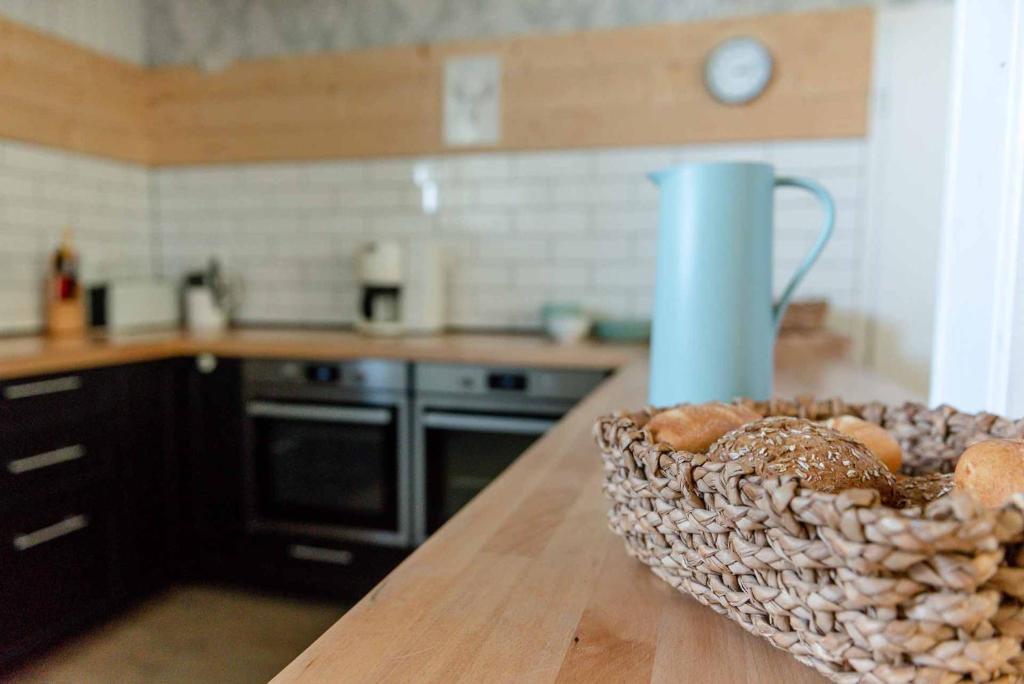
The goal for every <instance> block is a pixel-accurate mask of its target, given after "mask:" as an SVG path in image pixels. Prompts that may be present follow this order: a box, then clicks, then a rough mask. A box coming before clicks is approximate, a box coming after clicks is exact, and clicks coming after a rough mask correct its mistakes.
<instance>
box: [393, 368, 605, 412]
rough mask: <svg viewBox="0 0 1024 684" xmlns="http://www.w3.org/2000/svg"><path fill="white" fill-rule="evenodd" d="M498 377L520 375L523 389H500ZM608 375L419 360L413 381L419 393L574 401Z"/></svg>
mask: <svg viewBox="0 0 1024 684" xmlns="http://www.w3.org/2000/svg"><path fill="white" fill-rule="evenodd" d="M497 376H504V377H506V378H508V377H510V376H518V378H516V379H519V378H521V379H522V383H523V387H522V388H514V387H510V388H505V389H503V388H500V387H494V386H492V384H491V382H490V381H491V380H492V378H496V377H497ZM607 376H608V374H607V373H606V372H604V371H595V370H559V369H546V368H514V367H506V366H470V365H464V364H457V363H417V364H416V365H415V367H414V369H413V383H414V386H415V388H416V391H417V392H429V393H431V394H435V393H442V394H459V395H462V396H472V397H477V396H511V397H515V396H520V397H531V398H548V399H567V400H572V401H573V402H575V401H576V400H579V399H581V398H583V397H584V396H586V395H587V394H589V393H590V391H591V390H592V389H594V388H595V387H597V386H598V385H599V384H600V383H601V381H603V380H604V379H605V378H606V377H607Z"/></svg>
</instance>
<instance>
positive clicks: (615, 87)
mask: <svg viewBox="0 0 1024 684" xmlns="http://www.w3.org/2000/svg"><path fill="white" fill-rule="evenodd" d="M873 23H874V20H873V13H872V11H871V10H870V9H866V8H864V9H855V10H848V11H839V12H820V13H811V14H792V15H774V16H768V17H751V18H744V19H735V20H726V21H715V22H700V23H686V24H673V25H657V26H645V27H637V28H625V29H615V30H607V31H590V32H585V33H574V34H561V35H548V36H528V37H521V38H512V39H507V40H493V41H474V42H463V43H454V44H441V45H432V46H422V47H409V48H395V49H379V50H368V51H363V52H356V53H345V54H323V55H313V56H303V57H290V58H282V59H270V60H259V61H252V62H246V63H241V64H236V65H233V66H231V67H229V68H228V69H226V70H225V71H223V72H219V73H203V72H201V71H198V70H196V69H194V68H191V67H174V68H164V69H158V70H156V71H155V72H154V74H153V79H152V81H151V87H152V90H151V93H150V96H151V100H150V103H151V107H152V109H151V115H152V118H151V123H152V126H153V129H154V131H155V137H154V141H153V145H154V156H153V162H154V163H155V164H158V165H167V164H190V163H211V162H241V161H258V160H282V159H313V158H335V157H370V156H378V155H410V154H432V153H440V152H452V151H460V150H464V149H466V148H446V147H445V146H444V145H443V143H442V138H441V125H442V122H441V116H442V113H441V80H442V69H443V63H444V59H445V58H446V57H448V56H450V55H459V54H473V53H492V54H499V55H501V56H502V58H503V69H504V73H503V78H504V83H503V93H502V97H503V107H504V111H503V139H502V141H501V143H500V144H499V145H497V146H494V147H487V148H481V149H496V150H516V149H543V148H566V147H595V146H627V145H657V144H682V143H694V142H705V141H725V140H754V139H775V138H814V137H840V136H862V135H864V133H865V130H866V117H867V99H868V90H869V86H870V77H871V55H872V45H871V44H872V36H873ZM734 35H753V36H757V37H759V38H760V39H762V40H763V41H764V42H765V43H766V44H767V45H768V46H769V48H770V49H771V51H772V53H773V55H774V57H775V60H776V74H775V77H774V79H773V81H772V83H771V85H770V86H769V88H768V90H767V91H766V93H765V94H764V95H763V96H762V97H761V98H760V99H758V100H757V101H755V102H754V103H752V104H751V105H749V106H745V107H727V106H723V105H719V104H717V103H715V102H714V101H713V100H712V99H711V97H710V96H709V95H708V94H707V93H706V91H705V89H704V85H703V80H702V78H703V63H704V59H705V57H706V55H707V52H708V51H709V50H710V49H711V48H712V47H713V46H714V45H715V44H716V43H718V42H719V41H720V40H722V39H724V38H726V37H729V36H734Z"/></svg>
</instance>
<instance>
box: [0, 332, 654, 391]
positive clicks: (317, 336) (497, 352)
mask: <svg viewBox="0 0 1024 684" xmlns="http://www.w3.org/2000/svg"><path fill="white" fill-rule="evenodd" d="M643 350H644V347H641V346H635V345H614V344H601V343H597V342H581V343H578V344H566V345H560V344H555V343H553V342H549V341H547V340H545V339H544V338H542V337H539V336H530V335H487V334H446V335H431V336H424V337H393V338H388V337H367V336H365V335H360V334H358V333H354V332H339V331H311V330H258V329H252V330H250V329H245V330H237V331H231V332H228V333H225V334H223V335H217V336H212V337H195V336H190V335H185V334H182V333H154V334H148V335H131V336H126V337H120V338H117V337H95V338H83V339H65V340H62V339H51V338H46V337H38V336H37V337H11V338H6V339H2V338H0V379H7V378H14V377H23V376H27V375H39V374H44V373H60V372H67V371H72V370H81V369H85V368H94V367H97V366H111V365H117V364H121V363H134V362H140V361H153V360H157V359H162V358H171V357H175V356H186V355H191V354H198V353H202V352H210V353H213V354H218V355H221V356H234V357H259V356H266V357H273V356H278V357H294V358H308V359H345V358H394V359H405V360H409V361H439V362H451V363H484V364H494V365H506V366H535V367H544V366H549V367H559V368H602V369H603V368H617V367H619V366H621V365H622V364H623V363H625V362H627V361H628V360H630V359H633V358H636V357H637V356H638V355H642V354H643V353H644V351H643Z"/></svg>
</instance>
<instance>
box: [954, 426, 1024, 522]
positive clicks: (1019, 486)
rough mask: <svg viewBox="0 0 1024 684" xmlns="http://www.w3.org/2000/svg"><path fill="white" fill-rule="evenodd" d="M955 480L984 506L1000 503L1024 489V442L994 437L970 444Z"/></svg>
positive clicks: (961, 459) (998, 504) (955, 474)
mask: <svg viewBox="0 0 1024 684" xmlns="http://www.w3.org/2000/svg"><path fill="white" fill-rule="evenodd" d="M953 483H954V484H955V485H956V488H957V489H961V490H963V491H966V492H970V493H971V494H972V495H973V496H974V498H975V499H977V500H978V501H979V502H981V504H982V505H983V506H989V507H993V508H995V507H998V506H1002V505H1003V504H1004V503H1006V500H1007V499H1009V498H1010V495H1011V494H1013V493H1015V492H1024V442H1021V441H1018V440H1011V439H991V440H988V441H985V442H978V443H977V444H975V445H973V446H971V447H968V448H967V450H966V451H964V453H963V454H961V455H960V460H959V461H957V463H956V470H955V471H954V473H953Z"/></svg>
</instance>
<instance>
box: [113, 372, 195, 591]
mask: <svg viewBox="0 0 1024 684" xmlns="http://www.w3.org/2000/svg"><path fill="white" fill-rule="evenodd" d="M179 368H180V364H179V363H178V362H176V361H162V362H158V363H146V364H138V365H132V366H124V367H121V368H120V369H118V370H119V372H118V375H117V392H118V402H117V405H118V407H120V410H119V411H118V413H117V423H118V424H117V430H116V431H115V432H114V433H112V434H110V435H108V437H107V438H108V440H110V441H112V442H114V443H115V444H116V450H115V455H114V458H113V465H114V476H113V478H112V479H113V482H114V484H115V488H114V491H116V493H117V508H116V515H115V520H116V525H115V529H116V531H117V536H116V542H117V543H116V546H115V557H114V559H113V566H114V570H115V575H116V579H117V598H119V599H128V600H131V599H134V598H138V597H141V596H145V595H146V594H149V593H151V592H152V591H153V590H155V589H159V588H160V587H162V586H164V585H165V584H167V582H169V581H170V580H171V579H173V578H174V576H175V571H176V559H177V556H178V553H177V551H178V547H179V526H178V520H179V517H180V497H179V484H178V483H179V472H178V462H179V461H178V452H179V442H178V434H179V431H178V430H177V429H176V427H177V417H178V415H179V413H178V411H179V406H178V403H177V396H178V385H179V384H180V375H179V372H178V371H179Z"/></svg>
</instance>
